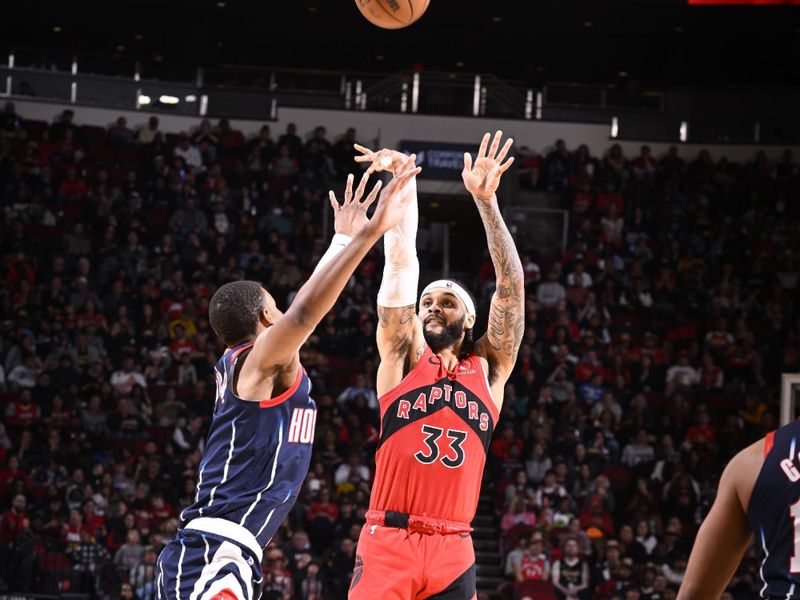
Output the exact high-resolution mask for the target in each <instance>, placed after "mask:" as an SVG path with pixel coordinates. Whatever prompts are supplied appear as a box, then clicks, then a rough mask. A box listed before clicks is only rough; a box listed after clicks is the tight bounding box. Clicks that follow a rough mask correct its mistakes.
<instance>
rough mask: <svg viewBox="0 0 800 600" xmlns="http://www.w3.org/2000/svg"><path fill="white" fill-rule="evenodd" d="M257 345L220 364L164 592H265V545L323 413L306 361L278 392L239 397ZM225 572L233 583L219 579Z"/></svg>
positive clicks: (166, 555)
mask: <svg viewBox="0 0 800 600" xmlns="http://www.w3.org/2000/svg"><path fill="white" fill-rule="evenodd" d="M252 346H253V344H252V343H249V344H242V345H240V346H236V347H235V348H232V349H231V350H230V351H228V352H226V353H225V354H224V355H223V356H222V358H220V360H219V361H218V362H217V364H216V366H215V374H216V381H217V397H216V401H215V404H214V414H213V418H212V421H211V427H210V429H209V432H208V439H207V441H206V446H205V452H204V453H203V458H202V459H201V461H200V474H199V477H198V481H197V489H196V495H195V502H194V504H192V505H191V506H189V507H188V508H186V509H185V510H184V511H183V512H182V513H181V516H180V529H179V531H178V534H177V536H176V538H175V539H173V540H172V541H171V542H170V543H169V544H167V546H166V547H165V548H164V550H163V551H162V553H161V555H160V556H159V580H158V597H159V599H160V600H166V599H167V598H169V599H172V598H184V597H185V598H188V597H190V596H191V597H192V598H193V599H199V600H204V599H205V598H212V597H213V596H214V595H215V594H218V593H221V592H224V591H225V590H229V591H230V590H233V591H234V595H235V596H236V597H238V598H248V599H257V598H259V597H260V584H261V577H262V575H261V558H262V557H261V553H262V549H263V548H264V547H265V546H266V545H267V544H268V543H269V541H270V539H271V538H272V536H273V535H274V534H275V532H276V531H277V529H278V527H279V526H280V525H281V523H282V522H283V520H284V519H285V517H286V516H287V515H288V513H289V511H290V510H291V508H292V506H294V503H295V501H296V500H297V495H298V493H299V492H300V487H301V486H302V484H303V481H304V480H305V477H306V475H307V474H308V465H309V463H310V461H311V451H312V443H313V441H314V428H315V424H316V417H317V407H316V404H315V403H314V401H313V400H312V399H311V398H310V397H309V392H310V390H311V381H310V380H309V378H308V376H307V375H306V374H305V371H304V370H303V368H302V367H300V368H299V369H298V372H297V377H296V378H295V380H294V383H293V384H292V386H291V387H290V388H289V389H288V390H286V391H285V392H284V393H282V394H280V395H279V396H276V397H274V398H270V399H266V400H261V401H260V402H257V401H252V400H243V399H241V398H239V396H237V395H236V394H235V393H234V391H233V388H234V384H235V381H236V378H237V377H238V373H239V370H240V369H241V365H242V363H243V362H244V360H246V358H247V356H248V354H249V352H250V350H251V349H252ZM225 578H227V581H228V582H229V583H231V586H227V585H226V584H223V583H220V582H222V581H223V579H225Z"/></svg>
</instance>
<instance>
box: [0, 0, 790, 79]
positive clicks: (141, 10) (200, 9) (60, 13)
mask: <svg viewBox="0 0 800 600" xmlns="http://www.w3.org/2000/svg"><path fill="white" fill-rule="evenodd" d="M3 12H4V14H3V17H2V18H1V19H0V47H6V48H14V49H15V51H16V53H17V55H18V59H17V65H18V66H26V63H31V61H34V62H36V61H37V60H38V59H37V58H35V57H36V56H37V53H36V52H33V53H31V52H29V50H30V49H34V48H35V49H47V50H48V51H49V52H50V53H51V54H57V53H58V52H63V53H64V54H65V55H66V54H69V53H75V54H77V55H78V56H80V57H83V58H82V70H86V69H89V70H91V69H92V67H93V66H94V69H95V70H96V71H98V72H108V71H113V70H114V69H119V71H120V73H121V74H124V73H125V72H126V71H130V69H132V66H131V65H132V64H133V63H134V62H136V61H138V62H140V63H141V64H142V65H143V66H142V73H143V76H145V77H148V76H150V77H160V78H166V77H181V78H188V77H190V76H191V75H190V74H191V73H193V71H194V68H195V67H198V66H203V67H208V68H220V67H226V66H230V65H236V66H263V67H271V66H272V67H298V68H312V69H330V70H348V71H380V72H393V71H400V70H410V69H412V68H422V69H425V70H427V71H463V72H483V73H492V74H495V75H498V76H500V77H503V78H506V79H513V80H519V81H524V82H525V83H526V84H530V85H538V84H542V83H546V82H581V83H603V84H624V85H637V84H655V85H705V84H712V85H717V84H721V85H744V86H762V85H763V86H767V85H768V86H773V85H795V84H798V83H800V69H798V68H797V65H798V64H800V7H790V6H778V7H764V6H750V7H720V6H705V7H703V6H693V7H690V6H686V5H684V4H683V3H682V2H680V1H677V0H650V1H647V0H639V1H624V2H623V1H614V0H593V1H577V0H551V1H547V2H537V1H533V0H491V1H489V2H483V1H478V0H470V1H468V2H467V1H463V0H461V1H457V0H431V4H430V7H429V9H428V11H427V13H426V14H425V15H424V16H423V17H422V19H421V20H420V21H419V22H417V23H415V24H414V25H412V26H411V27H409V28H407V29H404V30H398V31H387V30H381V29H379V28H377V27H375V26H373V25H371V24H369V23H368V22H367V21H366V20H365V19H364V18H363V17H362V16H361V15H360V13H359V12H358V10H357V8H356V6H355V3H354V1H353V0H286V1H283V2H278V1H276V0H262V1H260V2H256V1H252V0H180V1H168V0H136V1H134V0H113V1H110V2H103V3H99V2H49V1H48V2H37V1H30V2H23V1H18V0H7V2H6V3H5V5H4V11H3ZM31 56H34V58H30V57H31ZM38 56H39V57H40V58H41V57H43V56H44V54H43V53H41V52H39V54H38ZM26 57H27V58H26ZM48 57H49V55H48ZM38 62H46V60H45V59H44V58H41V60H39V61H38ZM86 65H89V66H88V67H87V66H86ZM114 65H117V66H114Z"/></svg>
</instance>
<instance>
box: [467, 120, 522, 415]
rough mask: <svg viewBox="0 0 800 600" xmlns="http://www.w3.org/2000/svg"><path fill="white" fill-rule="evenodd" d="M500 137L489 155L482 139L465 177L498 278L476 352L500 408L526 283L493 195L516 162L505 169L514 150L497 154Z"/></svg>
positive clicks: (519, 334) (519, 330)
mask: <svg viewBox="0 0 800 600" xmlns="http://www.w3.org/2000/svg"><path fill="white" fill-rule="evenodd" d="M502 135H503V134H502V132H501V131H498V132H497V133H496V134H495V136H494V139H493V140H492V144H491V146H490V147H489V148H488V152H487V146H489V134H488V133H487V134H486V135H484V136H483V140H482V141H481V146H480V149H479V150H478V155H477V158H476V160H475V164H474V165H473V164H472V157H471V156H470V155H469V154H465V155H464V171H463V172H462V178H463V179H464V185H465V186H466V188H467V190H468V191H469V192H470V193H471V194H472V198H473V199H474V200H475V204H476V205H477V206H478V211H479V212H480V215H481V219H482V220H483V226H484V228H485V229H486V240H487V242H488V244H489V254H490V255H491V257H492V264H494V270H495V274H496V277H497V287H496V289H495V292H494V296H493V297H492V305H491V308H490V310H489V324H488V328H487V331H486V335H484V336H483V337H482V338H481V339H479V340H478V341H477V342H476V344H475V352H476V353H477V354H478V355H479V356H482V357H483V358H484V359H486V362H487V363H488V367H489V373H488V377H489V385H490V386H491V388H492V395H493V397H494V400H495V402H496V403H497V404H498V406H499V405H500V404H502V398H503V390H504V387H505V383H506V381H507V380H508V378H509V377H510V375H511V371H512V370H513V368H514V363H515V362H516V360H517V352H518V351H519V347H520V344H521V343H522V334H523V332H524V330H525V285H524V283H525V281H524V276H523V271H522V262H521V261H520V258H519V253H518V252H517V249H516V247H515V246H514V240H513V238H512V237H511V234H510V233H509V231H508V228H507V227H506V224H505V222H504V221H503V217H502V215H501V214H500V208H499V207H498V205H497V196H496V195H495V192H496V191H497V187H498V185H499V184H500V177H501V175H502V174H503V173H504V172H505V171H506V169H508V167H510V166H511V163H512V162H513V160H514V159H513V158H509V159H508V160H507V161H506V162H505V163H503V159H504V158H505V156H506V154H507V153H508V150H509V148H510V147H511V143H512V141H513V140H511V139H509V140H507V141H506V143H505V144H504V145H503V148H502V149H500V151H499V153H498V148H499V146H500V140H501V138H502Z"/></svg>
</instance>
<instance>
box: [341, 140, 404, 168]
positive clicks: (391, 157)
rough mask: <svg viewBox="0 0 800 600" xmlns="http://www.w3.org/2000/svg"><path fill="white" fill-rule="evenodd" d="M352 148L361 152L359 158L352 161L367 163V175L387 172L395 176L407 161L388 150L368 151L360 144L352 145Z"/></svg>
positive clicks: (397, 153) (400, 154)
mask: <svg viewBox="0 0 800 600" xmlns="http://www.w3.org/2000/svg"><path fill="white" fill-rule="evenodd" d="M353 148H355V149H356V150H358V151H359V152H361V156H356V157H355V159H354V160H355V161H356V162H357V163H362V164H364V163H369V168H368V169H367V173H376V172H380V171H389V172H390V173H392V175H397V174H398V173H399V172H400V169H402V168H403V165H404V164H405V163H406V162H407V161H408V156H406V155H405V154H403V153H402V152H399V151H397V150H392V149H390V148H383V149H381V150H370V149H369V148H367V147H365V146H362V145H361V144H353Z"/></svg>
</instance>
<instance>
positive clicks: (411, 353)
mask: <svg viewBox="0 0 800 600" xmlns="http://www.w3.org/2000/svg"><path fill="white" fill-rule="evenodd" d="M376 337H377V341H378V354H380V357H381V362H380V365H378V377H377V381H376V388H377V392H378V396H379V397H380V396H382V395H383V394H385V393H386V392H388V391H389V390H390V389H392V388H393V387H395V386H396V385H397V384H398V383H400V382H401V381H402V379H403V377H405V376H406V375H407V374H408V372H409V371H410V370H411V369H412V368H413V367H414V365H415V364H417V361H419V359H420V357H421V356H422V353H423V352H424V351H425V340H424V338H423V336H422V324H421V323H420V320H419V318H418V317H417V312H416V305H415V304H409V305H408V306H402V307H400V308H389V307H388V306H381V305H380V304H378V329H377V331H376Z"/></svg>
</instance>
